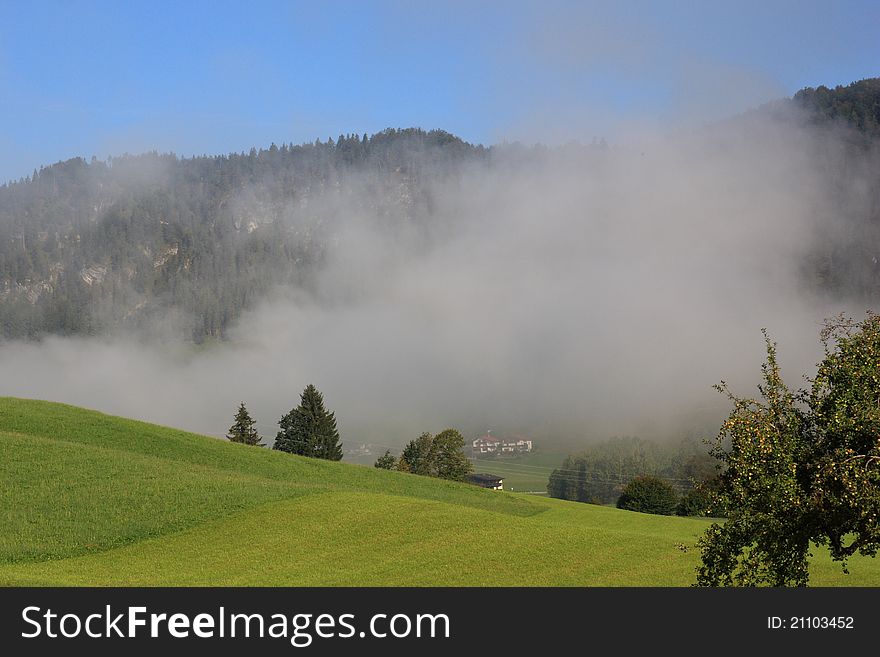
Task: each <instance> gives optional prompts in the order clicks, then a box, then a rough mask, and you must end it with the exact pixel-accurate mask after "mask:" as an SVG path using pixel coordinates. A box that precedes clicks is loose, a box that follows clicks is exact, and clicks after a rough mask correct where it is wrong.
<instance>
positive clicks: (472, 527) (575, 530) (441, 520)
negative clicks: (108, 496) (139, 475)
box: [0, 492, 705, 586]
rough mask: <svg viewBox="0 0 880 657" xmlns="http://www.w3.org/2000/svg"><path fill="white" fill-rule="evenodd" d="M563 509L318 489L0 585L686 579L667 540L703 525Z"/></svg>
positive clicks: (11, 575)
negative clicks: (528, 513)
mask: <svg viewBox="0 0 880 657" xmlns="http://www.w3.org/2000/svg"><path fill="white" fill-rule="evenodd" d="M566 506H568V505H563V508H562V509H555V512H554V513H551V514H547V515H545V514H541V515H537V516H533V517H525V518H524V517H516V516H506V515H500V514H495V513H489V512H486V511H482V510H479V509H473V508H462V507H455V506H450V505H448V504H444V503H441V502H426V501H423V500H415V499H406V498H401V497H392V496H386V495H381V494H369V493H342V492H340V493H329V494H326V495H321V496H318V497H314V498H313V497H309V498H300V499H294V500H287V501H282V502H275V503H271V504H267V505H263V506H261V507H259V508H256V509H251V510H249V511H246V512H242V513H239V514H237V515H235V516H234V517H230V518H227V519H224V520H220V521H215V522H210V523H206V524H204V525H201V526H199V527H196V528H193V529H190V530H187V531H184V532H181V533H177V534H174V535H170V536H166V537H163V538H160V539H156V540H149V541H144V542H142V543H139V544H136V545H131V546H127V547H124V548H121V549H118V550H113V551H111V552H108V553H105V554H101V555H89V556H85V557H79V558H71V559H66V560H63V561H55V562H46V563H38V564H15V565H7V566H3V567H0V581H2V582H3V583H6V584H17V585H23V584H50V583H52V584H57V583H63V584H70V585H84V584H97V585H131V586H134V585H160V586H161V585H177V584H183V585H232V586H237V585H257V586H273V585H288V586H299V585H302V586H306V585H338V586H363V585H383V586H384V585H391V586H407V585H410V586H430V585H462V586H471V585H503V586H506V585H526V586H531V585H571V586H576V585H604V584H615V585H638V584H645V585H681V584H687V583H689V579H690V578H691V576H692V572H693V567H694V559H693V556H692V555H689V554H687V553H684V552H682V551H681V550H679V549H678V548H677V547H676V545H675V541H676V540H678V541H690V542H692V541H693V540H694V539H695V537H696V536H697V535H698V534H699V533H700V532H701V531H702V529H703V527H704V526H705V522H703V521H694V520H687V519H684V520H678V521H677V522H673V523H671V526H672V528H671V529H670V528H669V527H666V528H664V531H661V532H659V533H657V532H652V531H650V528H649V531H648V532H647V533H643V532H641V531H640V530H639V524H640V523H639V522H638V521H639V519H640V518H639V517H638V516H635V515H633V520H635V521H636V522H635V525H630V524H628V523H616V522H614V523H607V522H603V517H602V516H603V514H601V513H595V514H594V513H589V511H591V509H589V508H587V507H586V506H585V505H582V506H583V508H577V507H574V508H565V507H566ZM584 512H587V513H584ZM592 516H595V517H592ZM585 520H587V521H586V522H585ZM588 520H594V521H595V522H589V521H588ZM604 520H607V518H605V519H604ZM649 524H652V523H649ZM548 535H549V536H552V537H553V540H552V541H547V540H546V538H547V537H548ZM634 537H636V538H637V539H638V540H633V538H634ZM635 564H638V567H634V565H635Z"/></svg>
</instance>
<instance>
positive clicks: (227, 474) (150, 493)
mask: <svg viewBox="0 0 880 657" xmlns="http://www.w3.org/2000/svg"><path fill="white" fill-rule="evenodd" d="M314 488H315V487H314V486H311V487H309V486H297V485H295V484H293V483H290V482H278V481H273V480H267V479H265V478H260V477H255V476H253V475H249V474H240V473H236V472H233V471H229V470H216V469H213V468H209V467H206V466H201V465H194V464H192V463H185V462H184V463H180V462H176V461H171V460H168V459H163V458H158V457H153V456H147V455H143V454H132V453H130V452H125V451H119V450H111V449H106V448H100V447H94V446H91V445H71V443H67V442H63V441H55V440H50V439H47V438H41V437H39V436H21V435H17V434H9V433H0V499H2V501H3V505H2V511H0V518H2V526H3V531H2V532H0V562H4V561H5V562H9V561H22V560H41V559H58V558H62V557H66V556H71V555H74V554H83V553H87V552H97V551H102V550H107V549H110V548H113V547H118V546H120V545H125V544H127V543H131V542H134V541H138V540H142V539H144V538H148V537H153V536H160V535H162V534H167V533H170V532H175V531H179V530H181V529H185V528H187V527H191V526H193V525H194V524H197V523H200V522H204V521H206V520H211V519H215V518H221V517H223V516H226V515H229V514H230V513H235V512H237V511H240V510H243V509H247V508H251V507H254V506H257V505H259V504H264V503H266V502H268V501H271V500H278V499H284V498H289V497H294V496H296V495H302V494H304V493H306V492H308V491H309V490H314Z"/></svg>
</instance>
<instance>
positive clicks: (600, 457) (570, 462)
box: [547, 437, 718, 504]
mask: <svg viewBox="0 0 880 657" xmlns="http://www.w3.org/2000/svg"><path fill="white" fill-rule="evenodd" d="M716 465H717V461H716V460H715V459H714V458H713V457H712V456H710V455H709V454H708V451H707V448H706V446H705V445H703V444H702V443H701V442H698V441H694V440H682V441H681V442H679V443H677V444H675V443H660V442H656V441H649V440H642V439H639V438H631V437H626V438H611V439H610V440H607V441H605V442H602V443H598V444H596V445H592V446H590V447H588V448H587V449H585V450H584V451H582V452H578V453H576V454H571V455H570V456H568V457H567V458H566V459H565V461H563V463H562V465H561V466H560V467H559V468H556V469H555V470H554V471H553V472H552V473H551V475H550V479H549V481H548V484H547V492H548V493H549V494H550V496H551V497H557V498H560V499H563V500H572V501H575V502H588V503H591V504H615V503H617V501H618V499H619V498H620V496H621V493H622V492H623V491H624V488H625V487H626V485H627V484H629V483H630V482H631V481H633V480H634V479H636V478H637V477H642V476H647V475H650V476H653V477H657V478H660V479H662V480H664V481H666V482H668V483H669V484H670V485H671V486H672V488H673V489H674V490H675V491H677V492H678V493H679V494H687V493H688V492H689V491H691V490H692V489H694V488H695V487H696V486H698V485H700V484H705V483H706V482H709V481H711V480H712V479H713V478H714V477H715V476H716V475H717V474H718V469H717V468H716Z"/></svg>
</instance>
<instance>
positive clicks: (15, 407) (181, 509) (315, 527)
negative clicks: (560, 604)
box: [0, 399, 880, 586]
mask: <svg viewBox="0 0 880 657" xmlns="http://www.w3.org/2000/svg"><path fill="white" fill-rule="evenodd" d="M0 509H2V510H0V520H2V525H3V531H2V533H0V584H6V585H26V584H35V585H186V584H189V585H282V584H283V585H390V586H395V585H529V586H531V585H566V586H568V585H572V586H582V585H594V586H605V585H613V586H629V585H643V586H661V585H663V586H687V585H689V584H691V583H692V582H693V580H694V569H695V568H696V566H697V564H698V561H699V554H698V552H697V550H696V549H695V543H696V540H697V538H698V537H699V535H700V534H701V533H702V531H703V530H704V528H705V527H706V525H707V522H708V521H705V520H699V519H690V518H674V517H673V518H670V517H661V516H651V515H644V514H637V513H631V512H626V511H619V510H617V509H611V508H605V507H598V506H592V505H586V504H578V503H575V502H564V501H560V500H552V499H546V498H540V497H535V496H520V495H515V494H510V493H502V492H495V491H488V490H483V489H479V488H476V487H473V486H468V485H465V484H455V483H451V482H444V481H439V480H435V479H429V478H424V477H417V476H414V475H407V474H403V473H398V472H388V471H379V470H376V469H374V468H370V467H364V466H357V465H349V464H345V463H330V462H325V461H316V460H312V459H306V458H301V457H294V456H290V455H287V454H280V453H274V452H272V451H270V450H265V449H258V448H253V447H245V446H241V445H233V444H230V443H228V442H225V441H220V440H216V439H212V438H206V437H203V436H198V435H195V434H190V433H186V432H182V431H177V430H174V429H168V428H164V427H157V426H155V425H150V424H145V423H141V422H134V421H131V420H124V419H121V418H114V417H110V416H106V415H102V414H100V413H95V412H92V411H86V410H83V409H79V408H75V407H71V406H65V405H60V404H51V403H46V402H35V401H24V400H14V399H0ZM850 569H851V571H852V574H851V575H849V576H847V575H844V574H842V572H841V570H840V567H839V566H838V565H836V564H832V563H831V562H830V560H829V559H828V557H827V554H826V553H824V552H822V551H819V552H817V557H816V559H815V560H814V565H813V569H812V583H814V584H821V585H834V586H839V585H873V586H877V585H880V566H878V562H877V560H876V559H853V560H852V562H851V564H850Z"/></svg>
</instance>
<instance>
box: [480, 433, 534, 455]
mask: <svg viewBox="0 0 880 657" xmlns="http://www.w3.org/2000/svg"><path fill="white" fill-rule="evenodd" d="M471 444H472V448H473V452H474V454H522V453H526V452H531V451H532V441H531V440H529V439H528V438H523V437H522V436H511V437H509V438H496V437H495V436H490V435H489V434H486V435H485V436H480V437H479V438H476V439H474V441H473V442H472V443H471Z"/></svg>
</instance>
